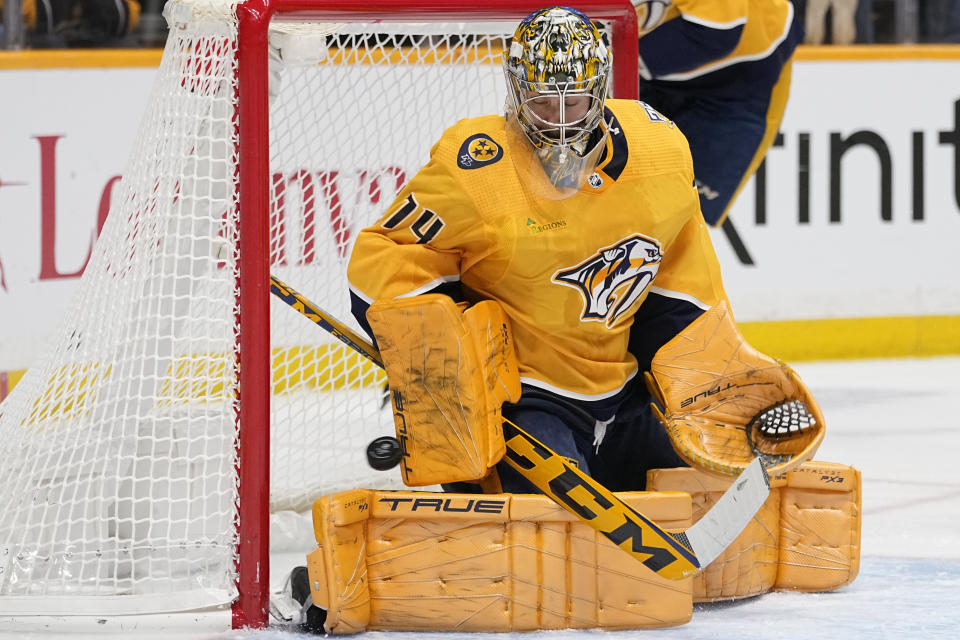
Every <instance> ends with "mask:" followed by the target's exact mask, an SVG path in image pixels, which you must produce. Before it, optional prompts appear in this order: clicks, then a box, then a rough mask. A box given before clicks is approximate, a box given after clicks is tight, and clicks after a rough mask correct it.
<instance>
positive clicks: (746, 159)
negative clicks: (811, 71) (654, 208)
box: [632, 0, 803, 264]
mask: <svg viewBox="0 0 960 640" xmlns="http://www.w3.org/2000/svg"><path fill="white" fill-rule="evenodd" d="M632 2H633V4H634V5H636V8H637V17H638V20H639V28H640V39H639V42H638V46H639V55H640V58H639V63H640V76H641V78H640V99H641V100H643V101H644V102H647V103H648V104H650V105H651V106H653V107H654V108H656V109H657V110H659V111H660V112H661V113H663V114H664V115H666V116H667V117H669V118H670V119H671V120H673V121H674V122H676V123H677V125H678V126H679V127H680V129H681V130H682V131H683V132H684V134H685V135H686V136H687V140H688V142H689V143H690V151H691V153H692V154H693V167H694V171H695V173H696V176H697V188H698V189H699V191H700V207H701V210H702V211H703V217H704V218H705V219H706V221H707V222H708V223H709V224H710V225H723V230H724V232H725V233H726V234H727V236H728V238H729V239H730V240H731V242H732V244H733V245H734V249H735V250H736V251H737V252H738V254H739V256H740V259H741V261H743V262H745V263H747V264H751V263H752V259H751V258H750V256H749V253H748V252H747V250H746V248H745V247H744V246H743V245H742V243H741V242H740V239H739V237H738V236H737V235H736V231H735V229H734V226H733V224H732V223H728V222H726V220H727V214H728V213H729V211H730V206H731V205H732V204H733V202H734V200H735V199H736V197H737V195H738V194H739V193H740V190H741V189H742V188H743V186H744V185H745V184H746V182H747V180H749V179H750V177H751V176H752V175H753V174H754V172H755V171H756V170H757V167H759V166H760V163H761V162H762V161H763V158H764V156H765V155H766V153H767V151H768V150H769V149H770V145H771V144H773V140H774V137H775V136H776V134H777V131H778V130H779V128H780V122H781V120H782V119H783V113H784V110H785V109H786V105H787V97H788V95H789V92H790V75H791V68H792V56H793V53H794V49H795V48H796V46H797V44H799V43H800V42H801V41H802V40H803V25H802V21H801V20H800V19H799V18H798V17H797V16H796V15H795V14H794V8H793V5H792V4H791V3H790V2H789V1H788V0H632Z"/></svg>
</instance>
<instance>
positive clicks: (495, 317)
mask: <svg viewBox="0 0 960 640" xmlns="http://www.w3.org/2000/svg"><path fill="white" fill-rule="evenodd" d="M367 319H368V320H369V321H370V326H371V328H372V329H373V332H374V334H375V335H376V337H377V342H378V344H379V347H380V353H381V355H382V356H383V362H384V365H385V367H386V370H387V379H388V380H389V383H390V390H391V399H392V402H393V408H394V425H395V427H396V432H397V439H398V440H399V441H400V445H401V450H402V453H403V458H402V461H401V464H400V468H401V472H402V474H403V481H404V482H405V483H406V484H407V485H408V486H413V487H416V486H425V485H432V484H441V483H451V482H459V481H475V480H480V479H482V478H483V477H484V476H486V475H487V473H488V472H489V471H490V469H491V468H492V467H493V466H494V465H495V464H496V463H497V462H498V461H499V460H500V458H502V457H503V454H504V451H505V447H504V441H503V428H502V422H501V414H500V407H501V405H502V404H503V403H504V402H506V401H510V402H515V401H516V400H518V399H519V398H520V377H519V372H518V370H517V359H516V354H515V353H514V349H513V338H512V336H511V335H510V329H509V323H508V321H507V317H506V315H505V314H504V312H503V309H502V308H501V307H500V305H499V304H497V303H496V302H493V301H483V302H479V303H477V304H475V305H473V306H472V307H469V308H468V309H467V310H466V311H465V312H462V313H461V310H460V307H458V306H457V305H456V304H455V303H454V302H453V300H451V299H450V298H449V297H447V296H443V295H438V294H431V295H423V296H416V297H413V298H404V299H399V300H386V301H377V302H374V303H373V304H372V305H371V306H370V308H369V309H368V311H367Z"/></svg>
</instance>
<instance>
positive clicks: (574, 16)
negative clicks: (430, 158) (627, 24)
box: [504, 7, 610, 199]
mask: <svg viewBox="0 0 960 640" xmlns="http://www.w3.org/2000/svg"><path fill="white" fill-rule="evenodd" d="M504 71H505V74H504V75H505V76H506V80H507V104H506V117H507V134H508V140H509V141H510V142H511V146H512V147H513V150H514V153H512V154H511V155H512V157H514V161H515V164H516V165H517V169H518V170H519V171H520V173H521V177H523V178H524V179H525V180H526V182H527V184H528V185H530V186H531V187H533V189H534V191H535V192H536V193H538V195H541V196H544V197H548V198H550V199H564V198H567V197H570V196H572V195H574V194H575V193H576V192H577V191H579V189H580V187H581V186H582V185H583V183H584V181H585V180H586V178H587V176H588V175H589V174H590V173H591V172H592V171H593V169H594V167H595V166H596V161H597V158H598V157H599V155H600V151H601V149H602V148H603V146H604V145H603V142H604V140H605V138H606V134H607V127H606V124H605V123H604V122H603V103H604V100H605V98H606V94H607V79H608V77H609V71H610V52H609V51H608V50H607V47H606V45H605V44H604V43H603V40H602V39H601V37H600V32H599V31H598V30H597V28H596V26H594V24H593V23H592V22H591V21H590V19H589V18H587V17H586V16H585V15H583V14H582V13H580V12H579V11H576V10H574V9H569V8H567V7H551V8H549V9H541V10H539V11H536V12H534V13H532V14H530V15H529V16H527V17H526V18H525V19H524V20H523V22H521V23H520V26H518V27H517V30H516V32H515V33H514V35H513V40H512V42H511V44H510V50H509V52H508V53H507V55H506V59H505V62H504Z"/></svg>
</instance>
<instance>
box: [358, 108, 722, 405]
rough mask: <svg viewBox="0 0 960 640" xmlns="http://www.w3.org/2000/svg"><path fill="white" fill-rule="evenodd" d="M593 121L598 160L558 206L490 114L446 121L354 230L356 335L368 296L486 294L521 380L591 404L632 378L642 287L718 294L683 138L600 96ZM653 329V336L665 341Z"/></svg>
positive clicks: (658, 118) (648, 291)
mask: <svg viewBox="0 0 960 640" xmlns="http://www.w3.org/2000/svg"><path fill="white" fill-rule="evenodd" d="M605 120H606V121H607V122H609V123H610V135H609V136H608V137H607V140H606V149H605V150H604V151H603V154H602V155H601V159H600V162H599V164H598V166H597V169H596V170H595V172H594V173H593V174H592V175H591V176H590V177H589V180H588V182H587V183H586V184H584V186H583V187H582V188H581V190H580V191H579V192H578V193H577V194H575V195H574V196H572V197H570V198H568V199H566V200H561V201H554V200H546V199H543V198H540V197H537V196H536V195H534V194H533V193H532V192H531V191H530V190H529V189H528V188H527V187H526V186H525V185H524V184H523V182H522V181H521V178H520V177H519V175H518V172H517V171H516V170H515V168H514V163H513V161H512V159H511V148H510V147H509V146H508V144H507V136H506V133H505V127H504V123H505V120H504V118H503V117H502V116H486V117H481V118H475V119H469V120H463V121H461V122H459V123H457V124H456V125H454V126H453V127H451V128H450V129H448V130H447V131H446V132H445V133H444V135H443V137H442V138H441V139H440V140H439V142H437V143H436V145H434V147H433V149H432V151H431V159H430V161H429V163H428V164H427V165H426V166H425V167H424V168H423V169H421V170H420V171H419V172H418V173H417V174H416V175H415V176H414V177H413V179H412V180H410V182H409V183H408V184H407V185H406V187H405V188H404V189H403V190H402V191H401V192H400V194H399V195H398V196H397V199H396V200H395V201H394V202H393V204H392V205H391V206H390V208H389V209H388V210H387V212H386V214H385V215H384V216H383V218H381V219H380V221H379V222H378V223H377V224H375V225H374V226H372V227H369V228H367V229H364V230H363V231H361V232H360V233H359V235H358V237H357V241H356V244H355V246H354V249H353V254H352V256H351V259H350V264H349V268H348V278H349V281H350V287H351V297H352V300H353V304H354V314H355V315H356V316H357V318H358V320H360V322H361V324H363V325H364V328H365V329H367V331H368V333H369V326H367V324H366V321H365V312H366V308H367V306H369V304H370V303H372V302H373V301H374V300H378V299H388V298H399V297H407V296H413V295H418V294H422V293H427V292H442V293H449V294H451V295H453V297H455V298H459V299H464V300H467V301H470V302H475V301H477V300H483V299H491V300H496V301H498V302H499V303H500V304H501V305H502V306H503V308H504V310H505V312H506V314H507V316H508V318H509V319H510V322H511V326H512V329H513V335H514V343H515V346H516V350H517V358H518V361H519V370H520V376H521V381H522V382H523V383H524V384H527V385H532V386H535V387H539V388H541V389H545V390H548V391H551V392H554V393H557V394H560V395H563V396H566V397H569V398H572V399H577V400H583V401H595V400H597V401H598V400H603V399H606V398H611V397H612V396H614V395H616V394H617V393H618V392H619V391H620V390H622V389H623V388H624V386H625V385H626V383H627V382H628V381H630V380H631V379H632V378H633V377H634V376H636V375H637V370H638V364H637V359H636V358H635V357H634V355H633V354H632V353H631V350H633V351H634V352H635V351H636V349H635V348H634V346H635V343H636V341H637V340H638V339H639V341H640V342H642V341H643V340H644V339H645V338H644V332H640V334H641V335H639V336H638V335H636V334H637V332H634V334H635V335H634V336H633V339H632V340H631V325H632V324H633V322H634V319H635V317H636V316H637V314H638V310H641V309H643V308H644V307H645V305H647V307H648V308H653V307H654V306H656V305H654V304H648V301H649V299H650V297H651V296H656V297H657V298H658V299H660V300H669V301H672V302H676V303H678V304H682V305H684V306H685V307H689V308H693V309H694V310H695V311H696V312H697V313H698V314H699V313H702V311H703V310H706V309H708V308H710V307H711V306H713V305H714V304H716V303H718V302H720V301H721V300H722V299H724V298H725V294H724V292H723V288H722V284H721V281H720V273H719V265H718V263H717V259H716V256H715V254H714V250H713V246H712V244H711V242H710V238H709V236H708V233H707V228H706V224H705V223H704V220H703V217H702V215H701V214H700V209H699V199H698V196H697V191H696V189H695V188H694V186H693V168H692V163H691V159H690V152H689V149H688V147H687V142H686V139H685V138H684V137H683V135H682V134H681V133H680V131H679V130H678V129H677V128H676V127H675V126H674V124H673V123H672V122H670V121H669V120H667V119H666V118H664V117H663V116H662V115H660V114H659V113H658V112H657V111H655V110H654V109H652V108H651V107H649V106H647V105H645V104H644V103H641V102H636V101H627V100H609V101H608V102H607V111H606V114H605ZM460 296H462V298H460ZM656 308H657V309H660V308H664V309H672V308H675V307H671V306H670V305H660V306H657V307H656ZM668 324H669V323H668ZM659 325H662V323H658V326H659ZM680 325H681V326H678V327H677V329H676V331H673V333H676V332H677V331H679V330H680V329H682V328H683V326H684V325H685V322H683V323H680ZM653 333H655V332H653ZM653 333H651V337H650V339H651V340H654V339H656V340H657V341H658V343H659V344H662V343H663V342H664V341H665V339H669V338H670V337H672V335H668V336H666V337H664V336H659V337H657V338H654V337H653ZM659 344H656V345H653V350H655V349H656V347H658V346H659ZM643 347H644V345H641V348H643ZM651 353H652V352H651Z"/></svg>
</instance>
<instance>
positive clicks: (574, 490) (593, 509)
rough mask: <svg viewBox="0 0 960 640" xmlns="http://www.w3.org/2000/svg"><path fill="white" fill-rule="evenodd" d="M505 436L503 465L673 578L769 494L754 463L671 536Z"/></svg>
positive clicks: (292, 299)
mask: <svg viewBox="0 0 960 640" xmlns="http://www.w3.org/2000/svg"><path fill="white" fill-rule="evenodd" d="M270 293H272V294H273V295H274V296H276V297H277V298H279V299H280V300H282V301H283V302H284V303H286V304H287V305H289V306H290V307H292V308H293V309H294V310H295V311H297V312H298V313H300V314H302V315H303V316H304V317H306V318H308V319H309V320H311V321H312V322H314V323H315V324H317V325H319V326H320V327H321V328H322V329H324V330H325V331H327V332H329V333H330V334H331V335H333V336H334V337H335V338H337V339H338V340H340V341H341V342H343V343H344V344H346V345H347V346H349V347H350V348H352V349H354V350H356V351H357V352H358V353H360V354H361V355H363V356H365V357H366V358H367V359H369V360H370V361H371V362H373V363H374V364H376V365H377V366H378V367H381V368H383V361H382V360H381V359H380V354H379V352H378V351H377V350H376V348H374V346H373V345H372V344H371V343H370V342H369V341H368V340H366V339H365V338H364V337H362V336H360V335H358V334H357V333H355V332H353V331H352V330H351V329H350V328H349V327H347V326H346V325H345V324H343V323H342V322H340V321H339V320H337V319H336V318H334V317H332V316H330V315H329V314H327V313H325V312H324V311H323V310H322V309H320V308H319V307H317V306H316V305H315V304H313V303H312V302H310V301H309V300H308V299H307V298H305V297H304V296H303V295H302V294H300V293H299V292H297V291H296V290H295V289H293V288H291V287H290V286H288V285H286V284H284V283H283V282H282V281H280V280H279V279H278V278H276V277H275V276H273V275H271V276H270ZM503 434H504V439H505V440H506V447H507V453H506V455H505V456H504V460H505V461H506V462H507V463H508V464H509V465H510V466H512V467H513V468H514V469H516V470H517V471H518V472H519V473H520V474H521V475H523V476H524V477H525V478H527V479H528V480H530V482H532V483H533V484H534V486H536V487H537V488H538V489H540V490H541V491H543V493H544V494H546V495H547V496H548V497H550V498H551V499H552V500H554V501H555V502H556V503H557V504H558V505H560V506H561V507H563V508H564V509H566V510H567V511H569V512H570V513H572V514H573V515H575V516H576V517H577V518H579V519H580V520H582V521H583V522H585V523H586V524H587V525H589V526H590V527H591V528H593V529H594V530H596V531H597V532H599V533H601V534H602V535H603V536H604V537H606V538H608V539H609V540H610V541H611V542H613V543H614V544H615V545H616V546H617V547H619V548H620V549H622V550H623V551H625V552H626V553H628V554H630V555H631V556H633V557H634V558H635V559H636V560H638V561H639V562H641V563H643V564H644V565H645V566H646V567H647V568H649V569H650V570H651V571H654V572H655V573H657V574H659V575H661V576H663V577H665V578H668V579H671V580H680V579H683V578H686V577H688V576H690V575H692V574H693V573H695V572H697V571H698V570H700V569H701V568H703V567H705V566H707V565H708V564H710V563H711V562H712V561H713V560H714V559H715V558H716V557H717V556H719V555H720V554H721V553H723V550H724V549H726V548H727V546H729V544H730V543H731V542H733V540H734V539H735V538H736V537H737V536H738V535H740V532H741V531H743V529H744V527H746V526H747V524H748V523H749V522H750V520H752V519H753V516H754V515H755V514H756V512H757V510H758V509H759V508H760V507H761V506H762V505H763V503H764V502H765V501H766V499H767V496H768V495H769V493H770V482H769V479H768V477H767V473H766V469H765V468H764V467H763V464H762V463H761V461H760V459H759V458H755V459H754V460H753V462H751V463H750V464H749V465H748V466H747V468H746V469H745V470H744V471H743V473H741V474H740V475H739V476H738V477H737V478H736V479H735V480H734V482H733V484H732V485H731V486H730V488H729V489H728V490H727V491H726V493H724V494H723V496H722V497H721V498H720V500H719V501H718V502H717V503H716V504H715V505H714V506H713V507H712V508H711V509H710V511H708V512H707V513H706V514H705V515H704V516H703V517H702V518H701V519H700V520H698V521H697V523H696V524H694V525H693V526H692V527H690V528H688V529H686V530H684V531H680V532H677V533H671V532H668V531H665V530H663V529H661V528H660V527H659V526H658V525H657V524H656V523H654V522H653V521H651V520H650V519H648V518H646V517H645V516H644V515H643V514H641V513H639V512H638V511H636V510H634V509H633V508H631V507H630V506H628V505H627V504H626V503H625V502H623V501H622V500H621V499H620V498H618V497H617V496H616V495H615V494H614V493H613V492H612V491H610V490H609V489H607V488H606V487H604V486H603V485H601V484H600V483H599V482H597V481H596V480H594V479H593V478H591V477H590V476H589V475H587V474H586V473H584V472H582V471H580V469H578V468H577V467H575V466H573V465H571V464H569V463H568V462H567V461H566V460H565V459H564V458H563V457H562V456H560V455H558V454H556V453H555V452H553V451H552V450H551V449H550V448H549V447H547V446H546V445H544V444H543V443H542V442H540V441H538V440H537V439H535V438H534V437H533V436H531V435H530V434H528V433H527V432H526V431H524V430H523V428H522V427H520V426H519V425H516V424H514V423H513V422H510V421H509V420H507V419H504V420H503ZM378 440H379V441H384V440H385V439H384V438H378ZM394 442H396V441H395V440H394ZM396 447H397V449H398V450H399V448H400V444H399V443H396Z"/></svg>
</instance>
